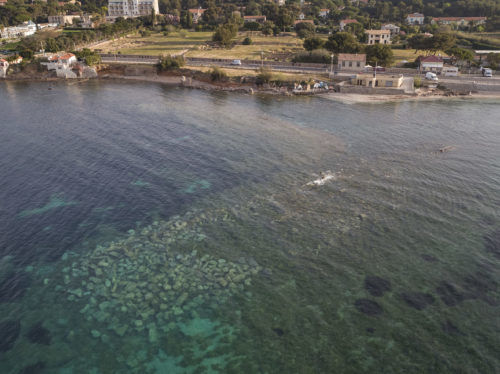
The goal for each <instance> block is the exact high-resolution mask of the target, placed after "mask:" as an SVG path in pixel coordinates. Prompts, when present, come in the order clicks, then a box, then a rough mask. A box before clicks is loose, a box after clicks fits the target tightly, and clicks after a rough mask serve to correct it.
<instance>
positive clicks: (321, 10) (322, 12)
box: [318, 9, 330, 17]
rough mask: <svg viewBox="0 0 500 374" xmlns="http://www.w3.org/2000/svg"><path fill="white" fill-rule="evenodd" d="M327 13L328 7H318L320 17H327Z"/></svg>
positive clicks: (328, 12) (328, 11)
mask: <svg viewBox="0 0 500 374" xmlns="http://www.w3.org/2000/svg"><path fill="white" fill-rule="evenodd" d="M329 14H330V9H320V10H319V14H318V15H319V16H320V17H328V15H329Z"/></svg>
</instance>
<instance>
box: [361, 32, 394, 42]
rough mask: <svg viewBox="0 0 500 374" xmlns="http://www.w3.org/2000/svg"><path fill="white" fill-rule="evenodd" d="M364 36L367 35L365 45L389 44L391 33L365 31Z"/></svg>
mask: <svg viewBox="0 0 500 374" xmlns="http://www.w3.org/2000/svg"><path fill="white" fill-rule="evenodd" d="M365 34H367V35H368V41H367V42H366V44H391V43H392V42H391V31H390V30H366V31H365Z"/></svg>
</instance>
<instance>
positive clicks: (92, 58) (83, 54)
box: [75, 48, 101, 66]
mask: <svg viewBox="0 0 500 374" xmlns="http://www.w3.org/2000/svg"><path fill="white" fill-rule="evenodd" d="M75 56H76V57H77V58H78V59H82V60H83V61H85V63H86V64H87V65H88V66H94V65H99V64H100V63H101V56H100V55H99V54H98V53H96V52H94V51H91V50H90V49H88V48H84V49H82V50H81V51H75Z"/></svg>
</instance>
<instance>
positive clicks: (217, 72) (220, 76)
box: [209, 66, 227, 82]
mask: <svg viewBox="0 0 500 374" xmlns="http://www.w3.org/2000/svg"><path fill="white" fill-rule="evenodd" d="M209 74H210V78H211V79H212V81H213V82H222V81H225V80H227V74H226V72H225V71H224V70H222V69H221V68H219V67H217V66H213V67H212V68H211V69H210V72H209Z"/></svg>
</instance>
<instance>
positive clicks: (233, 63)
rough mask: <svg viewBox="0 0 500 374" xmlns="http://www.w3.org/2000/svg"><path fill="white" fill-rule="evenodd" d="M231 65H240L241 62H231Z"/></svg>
mask: <svg viewBox="0 0 500 374" xmlns="http://www.w3.org/2000/svg"><path fill="white" fill-rule="evenodd" d="M231 65H238V66H239V65H241V60H233V61H231Z"/></svg>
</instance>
